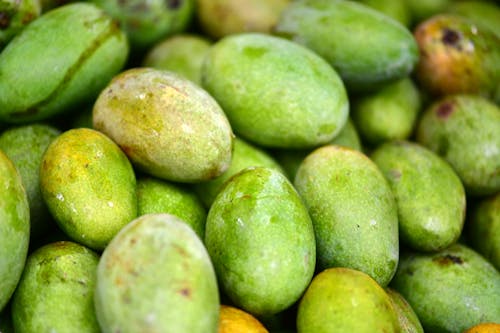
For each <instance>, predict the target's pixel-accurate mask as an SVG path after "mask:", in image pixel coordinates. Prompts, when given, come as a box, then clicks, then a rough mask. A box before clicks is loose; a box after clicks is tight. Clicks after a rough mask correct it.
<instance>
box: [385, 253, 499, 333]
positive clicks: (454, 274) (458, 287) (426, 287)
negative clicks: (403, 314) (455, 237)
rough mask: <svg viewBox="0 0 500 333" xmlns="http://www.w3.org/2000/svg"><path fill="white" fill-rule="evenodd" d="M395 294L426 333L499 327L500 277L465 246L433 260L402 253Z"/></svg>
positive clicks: (441, 254)
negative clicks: (403, 301)
mask: <svg viewBox="0 0 500 333" xmlns="http://www.w3.org/2000/svg"><path fill="white" fill-rule="evenodd" d="M391 288H394V289H395V290H396V291H398V292H399V293H401V295H403V297H404V298H405V299H406V300H407V301H408V302H409V303H410V304H411V306H412V308H413V310H415V313H416V314H417V316H418V318H419V319H420V322H421V323H422V326H423V328H424V331H425V332H426V333H437V332H439V333H441V332H450V333H461V332H463V331H465V330H466V329H468V328H470V327H472V326H474V325H477V324H479V323H487V322H496V323H498V322H500V273H499V272H498V271H497V270H496V269H495V267H493V266H492V265H491V264H490V263H489V262H488V261H486V260H485V259H484V258H483V257H482V256H481V255H479V254H478V253H477V252H475V251H473V250H471V249H469V248H468V247H466V246H464V245H461V244H454V245H452V246H450V247H449V248H447V249H445V250H443V251H440V252H436V253H431V254H421V253H417V252H409V253H402V254H401V257H400V260H399V266H398V270H397V272H396V275H395V276H394V279H393V280H392V281H391Z"/></svg>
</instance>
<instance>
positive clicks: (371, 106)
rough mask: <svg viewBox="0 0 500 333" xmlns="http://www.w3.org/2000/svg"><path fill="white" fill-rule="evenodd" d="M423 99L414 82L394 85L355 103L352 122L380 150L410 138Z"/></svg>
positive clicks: (366, 140)
mask: <svg viewBox="0 0 500 333" xmlns="http://www.w3.org/2000/svg"><path fill="white" fill-rule="evenodd" d="M420 106H421V98H420V95H419V91H418V88H417V87H416V85H415V84H414V83H413V81H412V80H411V79H410V78H404V79H401V80H398V81H396V82H393V83H390V84H388V85H386V86H384V87H383V88H381V89H379V90H377V91H375V92H373V93H371V94H369V95H365V96H362V97H358V98H357V99H356V100H355V102H354V103H353V107H352V119H353V121H354V123H355V124H356V128H357V129H358V132H359V134H360V135H361V137H362V139H363V142H366V143H367V144H370V145H373V146H376V145H378V144H380V143H382V142H385V141H390V140H403V139H407V138H409V137H410V135H411V134H412V132H413V129H414V127H415V125H416V122H417V115H418V113H419V111H420Z"/></svg>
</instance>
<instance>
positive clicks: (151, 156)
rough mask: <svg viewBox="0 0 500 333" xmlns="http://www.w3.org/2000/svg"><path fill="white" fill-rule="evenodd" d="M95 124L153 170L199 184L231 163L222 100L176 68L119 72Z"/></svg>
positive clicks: (102, 99) (100, 102)
mask: <svg viewBox="0 0 500 333" xmlns="http://www.w3.org/2000/svg"><path fill="white" fill-rule="evenodd" d="M93 126H94V128H95V129H97V130H99V131H101V132H103V133H105V134H106V135H108V136H109V137H110V138H112V139H113V140H114V141H115V142H116V143H118V145H119V146H120V147H121V148H122V149H123V151H124V152H125V153H126V154H127V156H128V157H129V159H130V160H131V161H132V163H133V164H134V166H136V167H137V168H139V169H140V170H142V171H144V172H146V173H147V174H150V175H153V176H156V177H158V178H161V179H165V180H171V181H176V182H186V183H195V182H199V181H204V180H209V179H212V178H215V177H217V176H219V175H221V174H222V173H223V172H224V171H226V170H227V168H228V167H229V165H230V163H231V156H232V145H233V137H234V135H233V132H232V129H231V125H230V124H229V121H228V119H227V117H226V115H225V114H224V111H223V110H222V109H221V107H220V106H219V104H218V103H217V102H216V101H215V100H214V99H213V98H212V97H211V96H210V95H209V94H208V93H207V92H206V91H205V90H203V89H202V88H200V87H199V86H197V85H196V84H195V83H193V82H191V81H189V80H187V79H185V78H183V77H181V76H178V75H176V74H175V73H172V72H168V71H163V70H159V69H153V68H134V69H129V70H127V71H125V72H122V73H120V74H119V75H117V76H116V77H115V78H114V79H113V80H112V81H111V82H110V84H109V85H108V86H107V87H106V88H105V89H104V90H103V91H102V92H101V94H100V96H99V98H98V99H97V101H96V103H95V105H94V109H93Z"/></svg>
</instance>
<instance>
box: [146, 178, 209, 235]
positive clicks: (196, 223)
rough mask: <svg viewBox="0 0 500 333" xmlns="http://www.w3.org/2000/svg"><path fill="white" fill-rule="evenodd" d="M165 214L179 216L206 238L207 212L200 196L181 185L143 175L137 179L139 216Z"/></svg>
mask: <svg viewBox="0 0 500 333" xmlns="http://www.w3.org/2000/svg"><path fill="white" fill-rule="evenodd" d="M153 213H165V214H171V215H175V216H177V217H178V218H179V219H181V220H182V221H184V222H186V223H187V224H188V225H189V226H190V227H191V228H193V230H194V232H196V234H197V235H198V237H200V238H201V239H203V237H205V221H206V219H207V211H206V209H205V207H204V206H203V203H202V202H201V200H200V199H199V198H198V196H197V195H196V194H195V193H194V191H192V190H191V189H189V188H186V187H184V186H182V185H181V184H175V183H170V182H167V181H165V180H162V179H158V178H154V177H150V176H145V175H142V176H140V177H139V178H138V179H137V216H141V215H145V214H153Z"/></svg>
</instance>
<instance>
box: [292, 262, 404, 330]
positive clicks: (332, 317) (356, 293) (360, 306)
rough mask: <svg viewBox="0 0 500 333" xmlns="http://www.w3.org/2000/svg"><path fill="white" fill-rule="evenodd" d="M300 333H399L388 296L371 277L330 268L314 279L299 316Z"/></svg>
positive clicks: (303, 298) (300, 306)
mask: <svg viewBox="0 0 500 333" xmlns="http://www.w3.org/2000/svg"><path fill="white" fill-rule="evenodd" d="M297 332H298V333H330V332H339V333H350V332H359V333H372V332H387V333H390V332H393V333H396V332H399V325H398V319H397V315H396V312H395V310H394V308H393V306H392V303H391V300H390V298H389V296H388V295H387V293H386V292H385V291H384V289H382V288H381V287H380V285H378V284H377V282H375V281H374V280H373V279H372V278H371V277H370V276H368V275H366V274H365V273H363V272H360V271H357V270H354V269H349V268H340V267H339V268H329V269H326V270H324V271H322V272H321V273H319V274H318V275H316V276H315V277H314V279H313V280H312V282H311V284H310V285H309V287H308V288H307V290H306V292H305V294H304V296H303V297H302V299H301V301H300V303H299V307H298V312H297Z"/></svg>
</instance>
